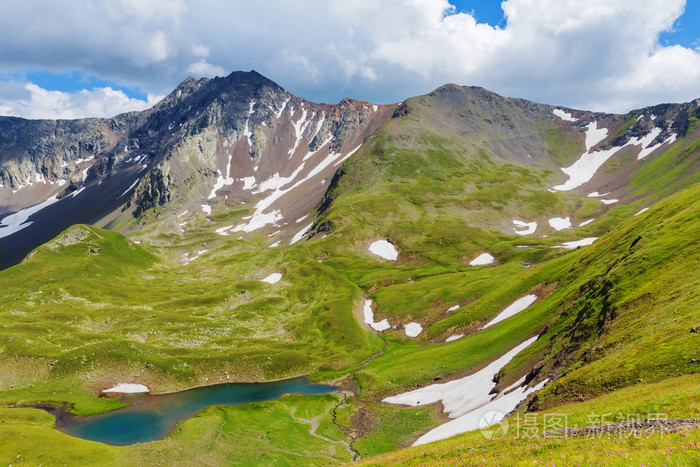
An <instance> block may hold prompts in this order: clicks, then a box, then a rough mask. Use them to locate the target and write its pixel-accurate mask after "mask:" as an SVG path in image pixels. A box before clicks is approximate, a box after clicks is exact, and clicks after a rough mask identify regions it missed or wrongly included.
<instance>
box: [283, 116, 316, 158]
mask: <svg viewBox="0 0 700 467" xmlns="http://www.w3.org/2000/svg"><path fill="white" fill-rule="evenodd" d="M301 110H302V113H301V117H300V118H299V120H297V121H296V122H294V121H292V126H294V134H295V135H296V141H295V142H294V146H293V147H292V149H290V150H289V152H288V154H289V156H290V157H291V156H293V155H294V152H295V151H296V150H297V148H298V147H299V143H301V139H302V137H303V135H304V132H305V131H306V127H308V126H309V123H311V120H308V121H307V120H306V115H307V112H306V109H305V108H304V104H301Z"/></svg>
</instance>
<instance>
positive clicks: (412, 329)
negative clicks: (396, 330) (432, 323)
mask: <svg viewBox="0 0 700 467" xmlns="http://www.w3.org/2000/svg"><path fill="white" fill-rule="evenodd" d="M404 329H405V330H406V335H407V336H408V337H418V335H420V333H421V332H423V326H421V325H420V324H419V323H408V324H407V325H405V326H404Z"/></svg>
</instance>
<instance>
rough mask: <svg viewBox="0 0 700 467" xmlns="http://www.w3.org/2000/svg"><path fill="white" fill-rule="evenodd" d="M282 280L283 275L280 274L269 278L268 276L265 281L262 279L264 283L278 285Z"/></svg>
mask: <svg viewBox="0 0 700 467" xmlns="http://www.w3.org/2000/svg"><path fill="white" fill-rule="evenodd" d="M280 279H282V274H280V273H279V272H273V273H272V274H270V275H269V276H267V277H266V278H265V279H260V280H261V281H263V282H267V283H268V284H276V283H278V282H279V281H280Z"/></svg>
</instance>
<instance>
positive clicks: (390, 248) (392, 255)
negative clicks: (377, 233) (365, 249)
mask: <svg viewBox="0 0 700 467" xmlns="http://www.w3.org/2000/svg"><path fill="white" fill-rule="evenodd" d="M369 251H370V252H371V253H374V254H375V255H377V256H380V257H382V258H384V259H386V260H389V261H396V259H397V258H398V257H399V252H398V251H396V248H395V247H394V245H392V244H391V243H389V242H388V241H386V240H377V241H376V242H373V243H372V244H371V245H370V246H369Z"/></svg>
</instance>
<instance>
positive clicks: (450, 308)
mask: <svg viewBox="0 0 700 467" xmlns="http://www.w3.org/2000/svg"><path fill="white" fill-rule="evenodd" d="M459 308H460V306H459V305H455V306H451V307H449V308H448V309H447V312H448V313H450V312H453V311H456V310H459Z"/></svg>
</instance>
